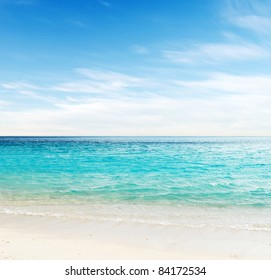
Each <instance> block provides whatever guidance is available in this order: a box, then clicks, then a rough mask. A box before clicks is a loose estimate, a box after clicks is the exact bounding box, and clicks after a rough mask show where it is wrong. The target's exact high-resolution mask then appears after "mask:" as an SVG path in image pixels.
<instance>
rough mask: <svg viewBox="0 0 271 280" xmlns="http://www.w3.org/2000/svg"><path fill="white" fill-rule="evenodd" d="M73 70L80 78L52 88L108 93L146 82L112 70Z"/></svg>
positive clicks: (67, 90) (65, 90)
mask: <svg viewBox="0 0 271 280" xmlns="http://www.w3.org/2000/svg"><path fill="white" fill-rule="evenodd" d="M75 71H76V73H78V74H80V75H81V76H82V77H81V78H80V79H78V80H75V81H72V82H67V83H62V84H59V85H56V86H54V87H53V89H54V90H57V91H64V92H78V93H99V94H101V93H109V94H110V93H114V92H122V91H123V90H124V89H125V90H126V93H128V90H129V89H131V88H136V87H142V86H144V85H146V84H147V81H146V80H144V79H142V78H138V77H134V76H130V75H126V74H122V73H118V72H113V71H105V70H93V69H86V68H80V69H76V70H75Z"/></svg>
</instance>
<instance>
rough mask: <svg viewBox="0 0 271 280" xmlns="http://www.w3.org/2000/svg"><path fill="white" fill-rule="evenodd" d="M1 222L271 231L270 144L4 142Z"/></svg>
mask: <svg viewBox="0 0 271 280" xmlns="http://www.w3.org/2000/svg"><path fill="white" fill-rule="evenodd" d="M0 214H5V215H33V216H48V217H55V218H66V219H71V218H73V219H80V220H98V221H116V222H120V221H122V222H136V223H151V224H159V225H165V226H167V225H176V226H185V227H210V228H212V227H215V228H217V227H219V228H224V227H226V228H232V229H240V230H258V231H270V232H271V137H0Z"/></svg>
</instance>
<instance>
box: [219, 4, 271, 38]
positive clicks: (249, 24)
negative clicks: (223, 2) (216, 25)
mask: <svg viewBox="0 0 271 280" xmlns="http://www.w3.org/2000/svg"><path fill="white" fill-rule="evenodd" d="M270 9H271V1H270V0H262V1H252V0H246V1H244V0H227V9H226V12H224V18H225V19H226V20H227V21H229V22H230V23H231V24H234V25H236V26H239V27H241V28H246V29H249V30H251V31H254V32H256V33H259V34H261V33H264V34H266V33H270V32H271V16H270V13H269V11H270Z"/></svg>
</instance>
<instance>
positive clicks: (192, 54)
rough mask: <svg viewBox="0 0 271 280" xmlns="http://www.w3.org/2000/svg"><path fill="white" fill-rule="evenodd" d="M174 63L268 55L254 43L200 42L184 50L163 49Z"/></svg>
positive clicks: (204, 61) (267, 52)
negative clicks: (200, 43)
mask: <svg viewBox="0 0 271 280" xmlns="http://www.w3.org/2000/svg"><path fill="white" fill-rule="evenodd" d="M164 55H165V57H166V58H167V59H169V60H170V61H172V62H175V63H215V62H230V61H236V60H254V59H259V58H264V57H268V56H270V53H269V51H268V50H266V49H265V48H263V47H260V46H257V45H254V44H246V45H245V44H243V45H240V44H230V43H224V44H223V43H218V44H202V45H198V46H194V47H191V49H189V50H185V51H175V50H174V51H170V50H168V51H164Z"/></svg>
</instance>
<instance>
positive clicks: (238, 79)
mask: <svg viewBox="0 0 271 280" xmlns="http://www.w3.org/2000/svg"><path fill="white" fill-rule="evenodd" d="M176 84H178V85H180V86H182V87H185V88H189V89H191V90H193V92H198V93H204V92H205V93H206V92H208V93H211V94H212V95H214V96H217V95H221V94H224V93H227V94H233V95H236V94H238V95H240V94H241V95H255V96H270V88H271V76H270V75H257V76H237V75H229V74H225V73H215V74H213V75H211V77H210V78H208V79H205V80H196V81H176Z"/></svg>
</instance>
